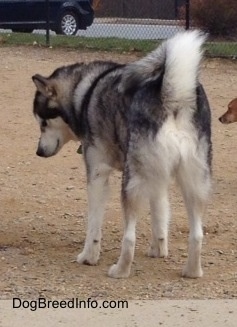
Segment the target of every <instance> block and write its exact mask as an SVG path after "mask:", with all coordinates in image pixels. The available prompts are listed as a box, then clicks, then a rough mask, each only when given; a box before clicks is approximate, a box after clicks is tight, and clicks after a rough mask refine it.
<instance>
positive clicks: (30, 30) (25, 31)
mask: <svg viewBox="0 0 237 327" xmlns="http://www.w3.org/2000/svg"><path fill="white" fill-rule="evenodd" d="M12 32H13V33H32V32H33V28H12Z"/></svg>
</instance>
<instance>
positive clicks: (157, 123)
mask: <svg viewBox="0 0 237 327" xmlns="http://www.w3.org/2000/svg"><path fill="white" fill-rule="evenodd" d="M204 41H205V36H204V35H203V34H202V33H200V32H199V31H191V32H183V33H180V34H177V35H176V36H174V37H173V38H171V39H169V40H167V41H165V42H164V43H163V44H162V45H161V46H160V47H158V49H156V50H155V51H153V52H152V53H150V54H148V55H147V56H146V57H144V58H142V59H140V60H138V61H135V62H133V63H129V64H127V65H120V64H118V63H114V62H106V61H95V62H91V63H89V64H84V63H77V64H74V65H69V66H66V67H60V68H58V69H56V70H55V71H54V72H53V73H52V74H51V75H50V76H49V77H43V76H41V75H38V74H37V75H34V76H33V77H32V78H33V81H34V83H35V85H36V88H37V91H36V94H35V99H34V115H35V117H36V119H37V121H38V123H39V125H40V130H41V136H40V140H39V144H38V149H37V155H39V156H41V157H51V156H53V155H55V154H56V153H58V152H59V150H60V149H61V148H62V147H63V145H64V144H65V143H67V142H68V141H70V140H75V141H80V142H81V144H82V149H83V156H84V160H85V165H86V171H87V184H88V185H87V186H88V206H89V212H88V229H87V236H86V241H85V246H84V249H83V251H82V253H80V254H79V255H78V258H77V261H78V262H79V263H84V264H90V265H95V264H97V262H98V259H99V256H100V249H101V245H100V243H101V227H102V221H103V216H104V210H105V204H106V198H107V193H108V192H107V191H108V180H109V176H110V173H111V171H112V170H113V169H119V170H120V171H122V191H121V201H122V208H123V213H124V225H125V227H124V236H123V241H122V249H121V254H120V257H119V259H118V262H117V264H115V265H112V266H111V268H110V269H109V276H111V277H114V278H123V277H128V276H129V274H130V270H131V265H132V261H133V257H134V248H135V227H136V221H137V216H138V213H139V207H140V205H141V202H142V201H141V200H143V199H144V198H147V199H148V201H149V203H150V211H151V222H152V240H151V245H150V249H149V252H148V255H149V256H151V257H166V256H167V255H168V223H169V219H170V209H169V201H168V187H169V183H170V180H171V178H172V177H173V176H175V177H176V179H177V182H178V184H179V185H180V187H181V191H182V194H183V198H184V202H185V204H186V207H187V213H188V218H189V224H190V235H189V250H188V259H187V263H186V266H185V267H184V270H183V276H186V277H191V278H196V277H201V276H202V274H203V272H202V268H201V247H202V238H203V231H202V216H203V213H204V209H205V206H206V202H207V198H208V194H209V192H210V186H211V157H212V154H211V153H212V150H211V148H212V145H211V127H210V124H211V117H210V109H209V104H208V100H207V97H206V95H205V91H204V89H203V87H202V85H201V84H200V83H199V81H198V74H199V68H200V61H201V59H202V51H201V47H202V44H203V42H204Z"/></svg>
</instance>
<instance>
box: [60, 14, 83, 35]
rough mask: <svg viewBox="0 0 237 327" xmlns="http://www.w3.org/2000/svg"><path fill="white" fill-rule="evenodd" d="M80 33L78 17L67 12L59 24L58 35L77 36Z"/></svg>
mask: <svg viewBox="0 0 237 327" xmlns="http://www.w3.org/2000/svg"><path fill="white" fill-rule="evenodd" d="M77 31H78V17H77V15H76V14H75V13H74V12H72V11H65V12H64V13H63V14H62V15H61V17H60V21H59V24H58V29H57V30H56V33H57V34H64V35H75V34H76V33H77Z"/></svg>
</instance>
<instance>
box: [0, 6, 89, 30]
mask: <svg viewBox="0 0 237 327" xmlns="http://www.w3.org/2000/svg"><path fill="white" fill-rule="evenodd" d="M47 3H48V4H49V11H48V7H47ZM92 4H93V0H77V1H75V0H48V1H46V0H0V28H1V29H11V30H12V31H13V32H29V33H31V32H32V31H33V30H34V29H45V28H46V26H47V24H46V21H47V13H49V24H50V25H49V26H50V29H51V30H52V31H55V32H56V33H57V34H65V35H75V34H76V33H77V31H78V29H82V30H85V29H86V28H87V27H88V26H90V25H91V24H92V22H93V19H94V10H93V8H92Z"/></svg>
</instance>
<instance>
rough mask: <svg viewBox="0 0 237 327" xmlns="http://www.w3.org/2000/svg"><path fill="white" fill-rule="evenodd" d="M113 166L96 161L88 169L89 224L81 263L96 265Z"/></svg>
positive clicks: (79, 259)
mask: <svg viewBox="0 0 237 327" xmlns="http://www.w3.org/2000/svg"><path fill="white" fill-rule="evenodd" d="M110 172H111V168H110V167H109V166H107V165H105V164H101V163H98V162H95V165H92V164H91V165H90V168H89V169H88V172H87V174H88V188H87V192H88V226H87V234H86V241H85V246H84V249H83V251H82V252H81V253H80V254H79V255H78V256H77V262H78V263H80V264H88V265H96V264H97V262H98V260H99V256H100V249H101V245H100V243H101V228H102V223H103V217H104V211H105V205H106V200H107V194H108V189H109V186H108V180H109V175H110Z"/></svg>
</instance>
